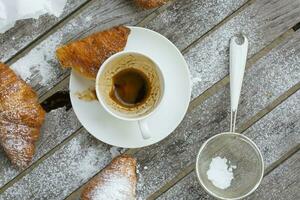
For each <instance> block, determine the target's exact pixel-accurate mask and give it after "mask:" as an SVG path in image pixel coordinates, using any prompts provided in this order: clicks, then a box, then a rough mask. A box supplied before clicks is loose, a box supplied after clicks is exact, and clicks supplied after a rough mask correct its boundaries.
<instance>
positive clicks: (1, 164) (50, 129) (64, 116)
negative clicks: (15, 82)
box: [0, 108, 81, 187]
mask: <svg viewBox="0 0 300 200" xmlns="http://www.w3.org/2000/svg"><path fill="white" fill-rule="evenodd" d="M80 127H81V124H80V123H79V121H78V120H77V118H76V116H75V114H74V112H73V110H68V111H66V110H65V108H58V109H56V110H52V111H51V112H49V113H47V114H46V121H45V124H44V125H43V127H42V129H41V137H40V139H39V141H38V142H37V145H36V154H35V156H34V159H33V162H36V161H37V160H38V159H39V158H41V157H42V156H44V155H45V154H46V153H48V152H49V151H50V150H51V149H52V148H54V147H55V146H56V145H57V144H59V143H60V142H61V141H63V140H64V139H66V138H67V137H68V136H69V135H70V134H72V133H74V132H75V131H76V130H78V129H79V128H80ZM21 172H22V170H18V169H16V168H14V167H13V166H12V164H11V163H10V162H9V160H8V159H7V156H6V154H5V153H4V152H3V150H2V148H1V150H0V177H1V178H0V187H2V186H3V185H4V184H6V183H7V182H8V181H10V180H11V179H13V178H14V177H16V176H17V175H18V174H20V173H21Z"/></svg>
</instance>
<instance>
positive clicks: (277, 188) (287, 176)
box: [248, 151, 300, 200]
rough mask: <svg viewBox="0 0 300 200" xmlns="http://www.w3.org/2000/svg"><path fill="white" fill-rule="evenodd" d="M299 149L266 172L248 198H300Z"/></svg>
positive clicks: (283, 199)
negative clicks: (259, 184) (269, 171)
mask: <svg viewBox="0 0 300 200" xmlns="http://www.w3.org/2000/svg"><path fill="white" fill-rule="evenodd" d="M299 180H300V151H298V152H297V153H295V154H294V155H293V156H292V157H291V158H289V159H288V160H286V161H285V162H284V163H283V164H282V165H280V166H279V167H278V168H276V169H275V170H274V171H272V172H271V173H270V174H268V175H267V176H266V177H265V178H264V180H263V181H262V183H261V186H260V187H259V188H258V190H257V191H256V192H255V193H254V194H253V195H251V196H250V197H249V198H248V199H253V200H255V199H262V200H263V199H276V200H285V199H300V192H299V188H300V181H299Z"/></svg>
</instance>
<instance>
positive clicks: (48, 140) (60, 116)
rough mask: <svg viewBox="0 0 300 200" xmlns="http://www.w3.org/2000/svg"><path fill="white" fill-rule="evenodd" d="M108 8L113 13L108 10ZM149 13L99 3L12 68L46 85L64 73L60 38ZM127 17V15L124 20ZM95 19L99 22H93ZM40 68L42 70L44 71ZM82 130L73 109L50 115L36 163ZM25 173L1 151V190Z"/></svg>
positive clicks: (128, 6)
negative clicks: (58, 49) (57, 49)
mask: <svg viewBox="0 0 300 200" xmlns="http://www.w3.org/2000/svg"><path fill="white" fill-rule="evenodd" d="M108 8H109V10H107V9H108ZM114 9H115V10H114ZM106 12H110V14H109V15H108V14H107V13H106ZM147 13H149V11H142V10H140V9H137V8H136V7H133V5H132V3H129V2H128V1H126V0H123V1H116V2H114V3H112V4H111V3H108V1H104V0H102V1H95V2H94V3H93V4H91V5H90V6H89V7H88V8H86V10H85V12H82V13H81V14H80V15H79V16H78V17H77V18H75V19H73V20H71V21H70V23H68V24H66V25H65V26H64V27H62V28H61V29H60V30H59V31H58V32H56V33H54V35H52V36H50V37H49V38H48V39H46V40H45V41H43V42H42V43H41V44H39V45H38V46H37V47H36V48H34V49H33V50H32V51H31V52H30V53H29V54H28V56H25V57H23V58H22V59H21V60H19V61H17V62H16V63H15V64H14V65H13V66H12V68H13V69H14V70H15V71H16V72H18V73H19V74H20V75H21V76H22V77H23V78H24V79H25V80H27V82H29V83H30V84H31V85H41V84H44V83H45V82H43V81H42V79H43V78H42V76H44V77H49V76H51V74H53V73H54V74H55V73H56V72H55V71H62V70H61V69H60V67H59V65H58V64H57V61H56V59H55V57H54V51H55V47H56V45H59V44H60V39H62V38H64V39H65V41H64V42H66V41H67V40H69V39H70V37H75V36H76V34H79V31H81V32H80V33H83V32H86V31H87V29H88V28H92V27H93V26H97V25H98V23H103V25H102V26H101V28H103V26H104V27H105V26H109V25H111V26H113V25H115V23H121V21H122V22H124V23H137V22H138V21H139V20H141V17H145V16H146V15H147ZM123 15H126V16H125V17H122V16H123ZM95 17H96V18H97V19H98V21H97V20H93V18H95ZM120 17H121V18H122V20H121V21H120V20H118V18H120ZM86 20H88V21H89V23H87V22H86ZM83 24H84V26H83ZM98 28H99V27H98ZM76 31H77V32H76ZM63 35H64V36H63ZM58 38H60V39H58ZM67 38H68V39H67ZM64 42H63V43H64ZM48 56H49V57H51V59H50V60H49V59H48V58H49V57H48ZM36 68H40V69H42V72H41V71H39V70H37V69H36ZM29 74H30V75H29ZM26 77H27V78H26ZM56 78H57V77H56ZM45 84H46V83H45ZM52 86H53V85H47V86H46V87H49V88H51V87H52ZM66 90H68V81H66V82H65V84H64V85H63V86H62V88H60V91H66ZM80 127H81V125H80V123H79V122H78V120H77V118H76V116H75V113H74V111H73V109H70V110H68V111H66V110H65V109H63V108H62V109H58V110H53V111H51V112H50V113H48V114H47V118H46V123H45V124H44V125H43V129H42V132H41V138H40V140H39V143H38V145H37V152H36V155H35V157H34V162H35V161H37V160H38V159H40V158H41V157H42V156H44V155H45V154H46V153H47V152H49V151H50V150H51V149H52V148H54V147H55V146H56V145H58V144H60V143H61V142H62V141H63V140H65V139H66V138H67V137H69V136H70V135H71V134H73V133H74V132H75V131H77V130H78V129H79V128H80ZM21 172H22V171H20V170H17V169H15V168H14V167H13V166H12V165H11V164H10V163H9V161H8V159H7V157H6V155H5V154H4V152H3V150H1V151H0V177H1V178H0V188H1V187H2V186H3V185H5V184H6V183H7V182H8V181H10V180H11V179H12V178H14V177H16V176H17V175H18V174H20V173H21Z"/></svg>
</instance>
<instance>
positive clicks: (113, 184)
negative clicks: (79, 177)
mask: <svg viewBox="0 0 300 200" xmlns="http://www.w3.org/2000/svg"><path fill="white" fill-rule="evenodd" d="M104 181H105V184H103V185H101V187H99V186H97V187H96V188H95V189H94V190H93V191H92V192H91V200H107V199H110V200H131V199H135V197H134V196H131V197H129V196H128V195H130V191H131V190H132V188H131V183H130V180H129V178H128V177H125V176H123V175H120V174H108V175H107V176H106V177H105V178H104Z"/></svg>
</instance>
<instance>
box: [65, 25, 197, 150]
mask: <svg viewBox="0 0 300 200" xmlns="http://www.w3.org/2000/svg"><path fill="white" fill-rule="evenodd" d="M129 28H130V29H131V33H130V35H129V38H128V42H127V45H126V47H125V51H136V52H141V53H143V54H145V55H147V56H149V57H150V58H152V59H153V60H154V61H156V63H158V65H159V66H160V67H161V71H162V73H163V74H164V77H165V96H164V99H163V100H162V102H161V105H160V106H159V108H158V110H157V111H156V112H155V113H153V114H152V115H151V116H150V117H149V118H147V121H148V125H149V129H150V130H151V132H152V137H151V138H150V139H147V140H144V139H143V138H142V135H141V133H140V130H139V127H138V123H137V122H128V121H122V120H119V119H116V118H115V117H113V116H111V115H110V114H109V113H107V112H106V111H105V110H104V109H103V108H102V107H101V105H100V103H99V102H98V101H92V102H87V101H83V100H79V99H78V97H77V96H76V94H75V93H76V92H80V91H84V90H86V89H87V88H89V87H91V86H94V84H95V83H94V81H90V80H87V79H85V78H82V77H81V76H80V75H78V74H77V73H76V72H74V71H72V73H71V77H70V96H71V102H72V106H73V109H74V112H75V113H76V115H77V117H78V119H79V121H80V122H81V123H82V125H83V126H84V127H85V128H86V130H87V131H88V132H90V133H91V134H92V135H93V136H94V137H96V138H97V139H99V140H101V141H103V142H105V143H107V144H110V145H113V146H118V147H124V148H139V147H145V146H148V145H151V144H154V143H157V142H159V141H161V140H162V139H164V138H165V137H167V136H168V135H169V134H170V133H172V132H173V131H174V129H175V128H176V127H177V126H178V125H179V123H180V122H181V121H182V119H183V117H184V115H185V113H186V111H187V108H188V105H189V102H190V96H191V84H190V76H189V69H188V66H187V64H186V62H185V60H184V58H183V56H182V54H181V53H180V51H179V50H178V49H177V48H176V47H175V45H174V44H173V43H171V42H170V41H169V40H168V39H167V38H165V37H164V36H162V35H160V34H158V33H156V32H154V31H151V30H148V29H145V28H139V27H129Z"/></svg>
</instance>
